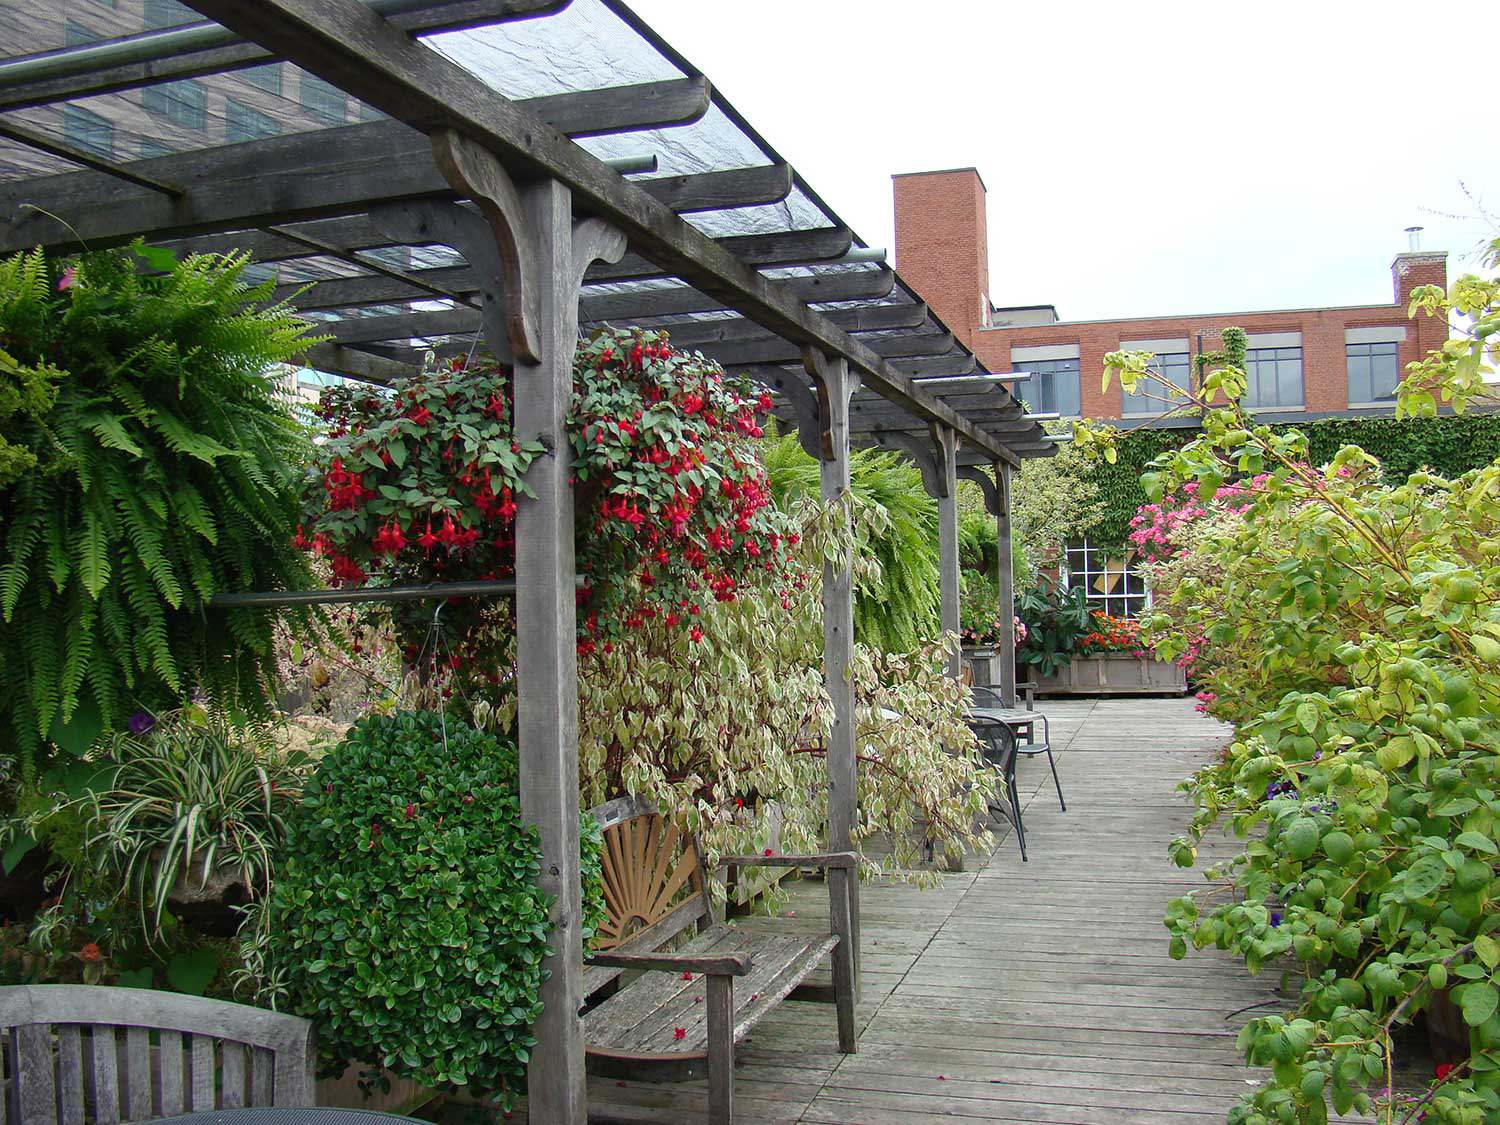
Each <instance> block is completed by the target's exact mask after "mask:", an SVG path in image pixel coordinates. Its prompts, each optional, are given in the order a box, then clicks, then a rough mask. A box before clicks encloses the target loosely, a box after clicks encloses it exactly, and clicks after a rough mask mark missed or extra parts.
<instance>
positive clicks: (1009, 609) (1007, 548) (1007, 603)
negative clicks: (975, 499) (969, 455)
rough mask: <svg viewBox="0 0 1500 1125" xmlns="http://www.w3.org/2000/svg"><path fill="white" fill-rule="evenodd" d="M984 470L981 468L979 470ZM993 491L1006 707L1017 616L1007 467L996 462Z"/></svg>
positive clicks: (1011, 694)
mask: <svg viewBox="0 0 1500 1125" xmlns="http://www.w3.org/2000/svg"><path fill="white" fill-rule="evenodd" d="M981 471H983V470H981ZM995 494H996V500H997V504H996V507H997V508H998V509H999V511H998V512H997V514H996V516H995V537H996V539H997V540H998V543H999V550H998V551H997V552H996V553H997V554H998V555H999V556H1000V558H999V560H998V564H999V566H998V570H999V573H998V578H999V586H1000V599H999V600H1000V702H1001V703H1003V704H1004V705H1005V706H1006V707H1014V706H1015V705H1016V631H1015V630H1014V629H1013V628H1011V622H1012V621H1014V620H1015V616H1016V575H1015V570H1014V565H1013V564H1014V557H1015V556H1014V546H1013V544H1012V542H1011V536H1012V534H1013V533H1014V529H1013V527H1012V526H1011V522H1010V466H1009V465H1003V464H1000V463H999V462H996V464H995Z"/></svg>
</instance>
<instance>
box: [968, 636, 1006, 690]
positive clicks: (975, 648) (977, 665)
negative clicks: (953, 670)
mask: <svg viewBox="0 0 1500 1125" xmlns="http://www.w3.org/2000/svg"><path fill="white" fill-rule="evenodd" d="M963 656H964V664H965V666H967V667H968V668H969V670H970V671H971V672H972V673H973V677H974V678H973V679H972V680H971V681H970V682H971V683H974V684H978V685H979V686H981V687H992V686H995V685H998V684H999V683H1000V650H999V649H998V648H996V647H995V646H994V645H964V646H963Z"/></svg>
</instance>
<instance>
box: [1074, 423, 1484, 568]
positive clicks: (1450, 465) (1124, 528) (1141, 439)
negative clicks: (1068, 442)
mask: <svg viewBox="0 0 1500 1125" xmlns="http://www.w3.org/2000/svg"><path fill="white" fill-rule="evenodd" d="M1291 428H1293V427H1291V426H1276V427H1273V429H1275V430H1277V431H1281V430H1286V429H1291ZM1295 428H1296V429H1298V430H1301V431H1302V432H1303V433H1304V434H1305V435H1307V443H1308V455H1309V456H1308V459H1309V460H1310V461H1311V462H1312V464H1314V465H1322V464H1326V463H1327V462H1329V461H1331V460H1332V459H1333V455H1334V454H1335V453H1337V452H1338V451H1339V450H1340V449H1341V448H1343V447H1344V446H1346V445H1357V446H1359V447H1360V448H1362V449H1364V450H1365V451H1366V452H1367V453H1371V454H1373V455H1374V456H1376V457H1378V458H1379V459H1380V461H1381V464H1382V466H1383V468H1384V471H1385V479H1386V481H1387V482H1389V483H1392V484H1396V483H1400V482H1402V481H1404V480H1406V478H1407V477H1408V476H1410V475H1411V474H1412V473H1414V472H1416V471H1417V470H1418V469H1420V468H1423V467H1426V468H1430V469H1431V470H1432V471H1433V472H1435V473H1437V474H1439V475H1440V476H1444V477H1448V478H1450V479H1451V478H1454V477H1459V476H1462V475H1463V474H1464V473H1466V472H1468V471H1469V470H1470V469H1476V468H1479V467H1480V466H1482V465H1488V464H1489V463H1490V462H1491V461H1493V460H1494V459H1495V458H1496V457H1500V413H1472V412H1471V413H1467V414H1461V415H1452V414H1446V415H1441V416H1439V417H1437V418H1403V419H1397V418H1394V417H1381V418H1329V419H1326V420H1324V421H1321V422H1303V423H1300V424H1298V425H1297V426H1296V427H1295ZM1197 433H1198V431H1197V430H1196V429H1171V430H1168V429H1138V430H1133V431H1131V432H1130V433H1127V434H1121V435H1120V438H1119V440H1118V442H1117V444H1116V449H1117V450H1118V459H1117V460H1116V461H1115V463H1114V464H1112V465H1111V464H1106V463H1104V462H1103V461H1100V462H1098V463H1097V464H1095V465H1094V466H1093V467H1092V468H1091V470H1090V474H1091V475H1092V477H1093V479H1094V480H1095V481H1096V482H1097V483H1098V485H1099V496H1100V499H1101V500H1102V501H1103V502H1104V505H1105V511H1104V515H1103V516H1102V517H1101V518H1100V520H1099V522H1098V523H1096V524H1095V525H1094V526H1093V527H1092V528H1091V529H1090V530H1089V532H1088V536H1089V539H1090V541H1091V542H1093V543H1096V544H1098V545H1100V546H1102V547H1105V548H1107V549H1115V548H1118V547H1121V546H1122V545H1123V544H1124V543H1125V537H1126V536H1127V535H1128V534H1129V532H1130V520H1131V517H1133V516H1134V515H1135V513H1136V509H1137V508H1139V507H1140V506H1141V505H1142V504H1144V503H1145V502H1146V493H1145V490H1144V489H1142V487H1141V482H1140V477H1141V474H1142V473H1143V472H1145V471H1146V470H1147V468H1148V467H1149V465H1150V463H1151V461H1152V460H1153V459H1154V458H1155V457H1156V455H1157V454H1159V453H1162V452H1165V451H1166V450H1169V449H1180V448H1181V447H1182V446H1183V445H1185V444H1186V443H1187V442H1188V441H1190V440H1191V439H1192V438H1194V437H1196V436H1197Z"/></svg>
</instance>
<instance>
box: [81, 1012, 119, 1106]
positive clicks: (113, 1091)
mask: <svg viewBox="0 0 1500 1125" xmlns="http://www.w3.org/2000/svg"><path fill="white" fill-rule="evenodd" d="M92 1031H93V1034H91V1035H90V1036H89V1057H88V1066H87V1069H86V1070H85V1072H84V1087H85V1088H86V1089H88V1090H89V1091H90V1094H91V1096H90V1098H89V1101H91V1102H92V1103H93V1105H94V1121H95V1122H96V1123H97V1125H119V1123H120V1079H119V1070H118V1067H119V1061H120V1060H119V1047H118V1045H117V1044H116V1043H115V1029H114V1027H112V1026H104V1025H99V1024H95V1025H94V1027H93V1029H92ZM89 1078H92V1079H93V1082H92V1083H90V1082H89V1081H88V1079H89Z"/></svg>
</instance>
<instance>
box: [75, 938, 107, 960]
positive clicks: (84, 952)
mask: <svg viewBox="0 0 1500 1125" xmlns="http://www.w3.org/2000/svg"><path fill="white" fill-rule="evenodd" d="M78 956H79V957H80V958H81V959H82V960H84V961H87V962H89V963H90V964H93V963H95V962H97V961H102V960H104V953H103V951H102V950H101V949H100V948H99V946H98V945H96V944H95V943H94V942H89V943H88V944H87V945H85V946H84V947H83V948H82V949H80V950H79V951H78Z"/></svg>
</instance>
